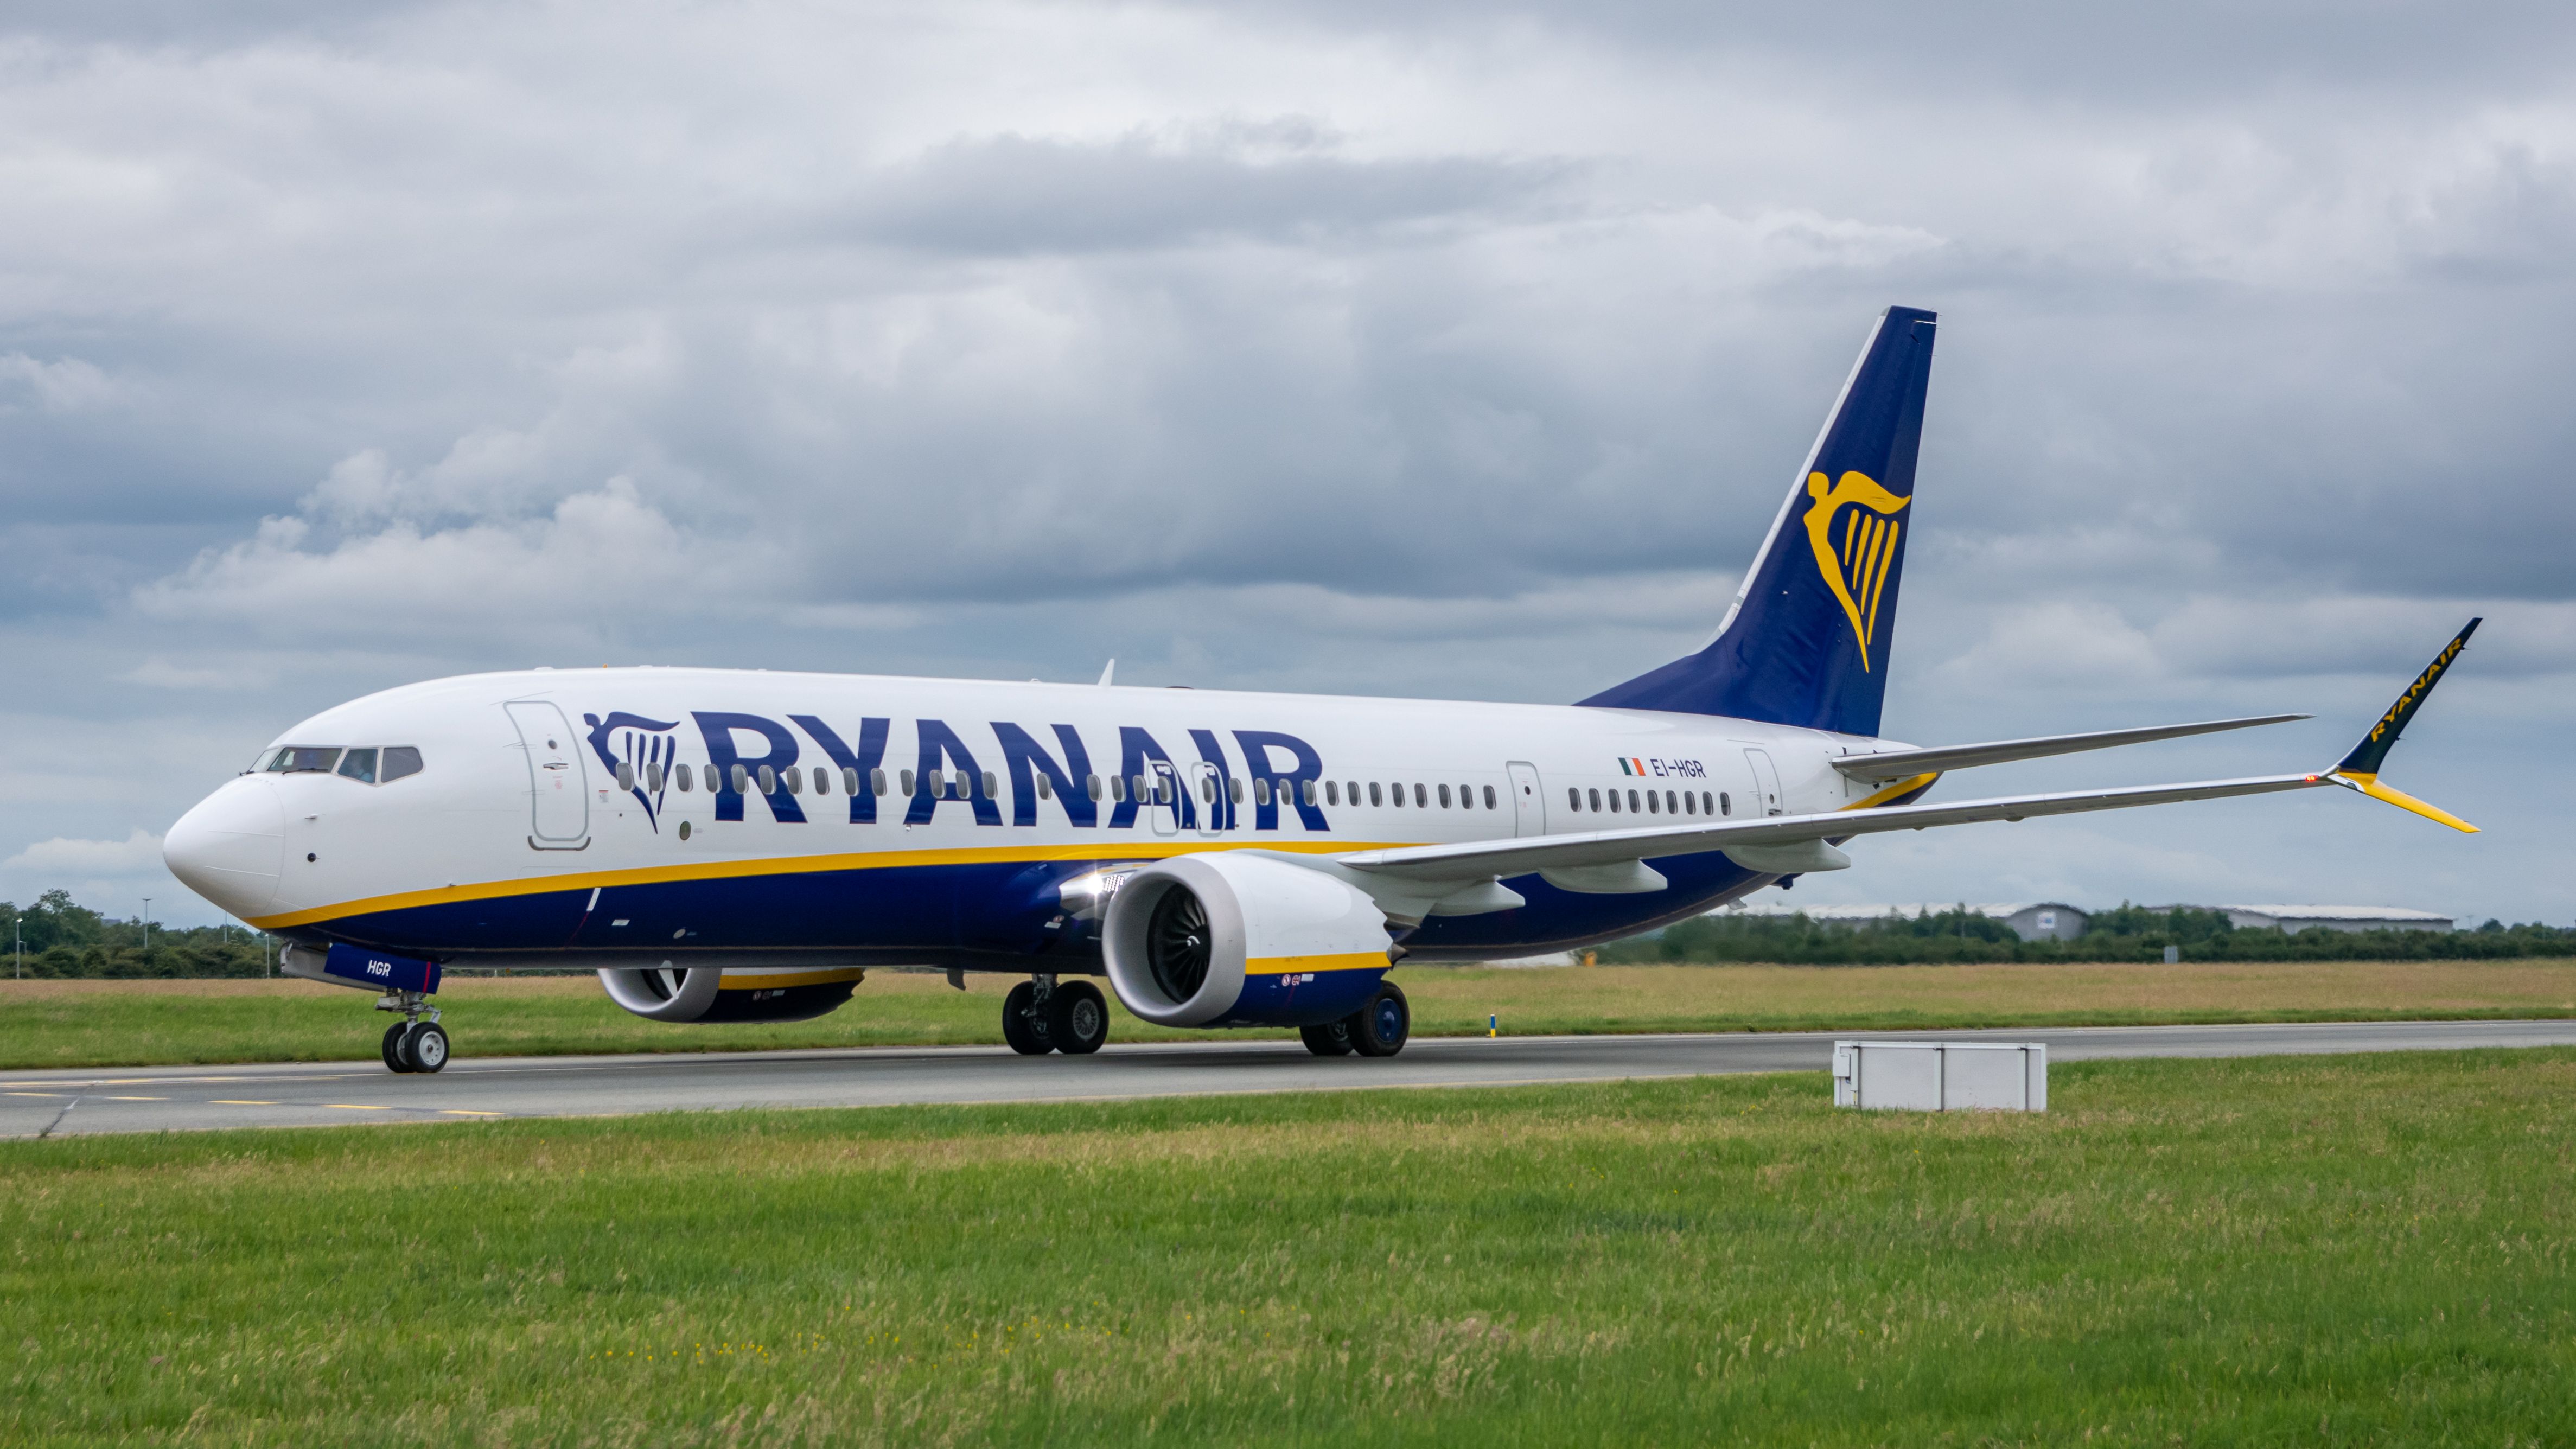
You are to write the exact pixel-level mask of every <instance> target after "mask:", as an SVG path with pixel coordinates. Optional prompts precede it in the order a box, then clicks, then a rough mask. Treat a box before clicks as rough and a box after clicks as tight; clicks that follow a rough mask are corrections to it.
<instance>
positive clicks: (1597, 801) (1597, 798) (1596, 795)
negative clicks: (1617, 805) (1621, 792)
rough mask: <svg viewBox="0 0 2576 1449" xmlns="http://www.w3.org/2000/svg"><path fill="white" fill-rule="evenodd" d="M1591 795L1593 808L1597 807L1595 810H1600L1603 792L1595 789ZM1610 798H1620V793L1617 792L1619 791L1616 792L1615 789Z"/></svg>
mask: <svg viewBox="0 0 2576 1449" xmlns="http://www.w3.org/2000/svg"><path fill="white" fill-rule="evenodd" d="M1591 795H1592V808H1593V809H1595V810H1599V809H1600V808H1601V792H1600V791H1598V790H1594V791H1592V792H1591ZM1610 798H1611V799H1613V800H1616V799H1618V798H1619V796H1618V793H1617V792H1615V791H1613V792H1612V793H1611V796H1610Z"/></svg>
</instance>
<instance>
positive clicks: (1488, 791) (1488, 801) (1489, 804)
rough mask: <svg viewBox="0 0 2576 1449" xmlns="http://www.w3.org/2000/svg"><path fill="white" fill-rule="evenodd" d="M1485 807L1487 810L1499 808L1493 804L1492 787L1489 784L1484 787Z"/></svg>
mask: <svg viewBox="0 0 2576 1449" xmlns="http://www.w3.org/2000/svg"><path fill="white" fill-rule="evenodd" d="M1485 808H1486V809H1488V810H1493V809H1498V808H1500V807H1498V806H1496V805H1495V804H1494V787H1493V786H1491V785H1487V786H1486V787H1485Z"/></svg>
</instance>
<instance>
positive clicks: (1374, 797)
mask: <svg viewBox="0 0 2576 1449" xmlns="http://www.w3.org/2000/svg"><path fill="white" fill-rule="evenodd" d="M1369 803H1370V804H1371V805H1384V804H1385V803H1386V799H1385V797H1384V796H1383V795H1381V794H1379V793H1378V787H1377V781H1375V780H1371V781H1369Z"/></svg>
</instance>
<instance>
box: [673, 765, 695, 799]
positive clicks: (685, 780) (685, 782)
mask: <svg viewBox="0 0 2576 1449" xmlns="http://www.w3.org/2000/svg"><path fill="white" fill-rule="evenodd" d="M678 774H679V779H677V780H676V781H674V782H673V783H674V784H677V785H678V786H679V787H680V793H681V794H683V795H686V794H688V793H689V792H690V790H691V789H692V788H693V787H694V786H695V785H696V784H697V782H696V781H695V780H693V779H691V778H690V774H691V771H690V769H689V767H688V766H686V765H682V766H681V767H680V768H679V771H678Z"/></svg>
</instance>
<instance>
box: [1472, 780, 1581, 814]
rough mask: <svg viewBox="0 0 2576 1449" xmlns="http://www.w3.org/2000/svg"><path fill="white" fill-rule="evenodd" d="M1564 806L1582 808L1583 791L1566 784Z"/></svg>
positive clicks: (1573, 808) (1570, 808)
mask: <svg viewBox="0 0 2576 1449" xmlns="http://www.w3.org/2000/svg"><path fill="white" fill-rule="evenodd" d="M1488 793H1491V792H1490V791H1489V792H1488ZM1488 808H1490V807H1488ZM1565 808H1566V809H1568V810H1580V809H1582V808H1583V792H1582V791H1580V790H1577V789H1576V788H1574V787H1573V786H1572V785H1568V786H1566V787H1565Z"/></svg>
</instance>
